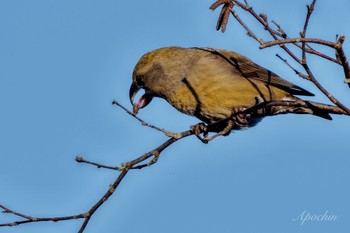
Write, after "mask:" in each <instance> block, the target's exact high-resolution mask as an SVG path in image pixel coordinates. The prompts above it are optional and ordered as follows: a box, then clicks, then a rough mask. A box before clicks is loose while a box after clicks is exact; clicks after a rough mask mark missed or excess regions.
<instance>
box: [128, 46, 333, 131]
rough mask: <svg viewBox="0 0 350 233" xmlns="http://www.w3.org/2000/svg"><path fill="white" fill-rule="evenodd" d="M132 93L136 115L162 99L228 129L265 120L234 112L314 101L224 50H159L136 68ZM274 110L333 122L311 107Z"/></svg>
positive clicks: (259, 68)
mask: <svg viewBox="0 0 350 233" xmlns="http://www.w3.org/2000/svg"><path fill="white" fill-rule="evenodd" d="M141 88H142V89H144V90H145V94H144V95H143V96H142V97H141V98H140V100H139V101H138V102H137V103H135V104H134V97H135V95H136V93H137V92H138V91H139V90H140V89H141ZM129 94H130V101H131V103H132V104H133V105H134V113H135V114H137V112H138V110H139V109H140V108H143V107H145V106H147V105H148V104H149V103H150V102H151V100H152V98H153V97H160V98H163V99H165V100H166V101H168V102H169V103H170V104H171V105H172V106H173V107H175V108H176V109H177V110H179V111H180V112H183V113H185V114H188V115H191V116H195V117H197V118H199V119H200V120H201V121H203V122H205V123H207V124H215V123H217V122H223V121H224V120H225V119H229V118H231V120H232V122H231V123H232V124H231V126H230V127H231V128H230V129H229V130H231V129H240V128H246V127H249V126H253V125H255V124H256V123H257V122H258V121H259V120H260V119H261V116H260V117H256V118H255V117H254V116H251V115H249V114H247V115H239V114H236V113H239V112H242V111H244V110H245V109H248V108H251V107H253V106H255V105H257V104H259V103H262V102H267V101H280V100H285V101H298V100H300V99H299V98H297V97H295V96H293V95H304V96H313V94H312V93H310V92H308V91H306V90H304V89H303V88H301V87H299V86H297V85H294V84H292V83H290V82H288V81H286V80H284V79H282V78H280V77H279V76H278V75H276V74H275V73H273V72H271V71H269V70H267V69H265V68H263V67H261V66H259V65H257V64H255V63H254V62H252V61H251V60H250V59H248V58H246V57H245V56H243V55H241V54H238V53H235V52H232V51H227V50H222V49H213V48H180V47H166V48H160V49H157V50H154V51H151V52H149V53H147V54H145V55H143V56H142V57H141V59H140V60H139V61H138V63H137V64H136V66H135V69H134V72H133V76H132V85H131V87H130V93H129ZM273 111H280V112H281V113H289V112H290V113H302V114H314V115H317V116H320V117H323V118H326V119H331V118H330V116H329V115H328V113H326V112H322V111H319V110H317V109H313V108H309V107H298V108H296V107H294V108H293V107H291V108H285V109H282V108H281V107H280V108H275V110H273ZM235 114H236V117H233V116H234V115H235ZM268 115H274V112H270V113H269V114H268ZM224 128H227V121H226V123H225V124H224V125H220V124H218V125H217V126H216V128H214V131H216V132H219V131H222V130H223V129H224ZM225 133H227V132H225Z"/></svg>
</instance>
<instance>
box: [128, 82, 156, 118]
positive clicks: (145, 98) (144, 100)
mask: <svg viewBox="0 0 350 233" xmlns="http://www.w3.org/2000/svg"><path fill="white" fill-rule="evenodd" d="M140 89H141V87H140V86H138V85H137V84H136V83H132V84H131V87H130V90H129V98H130V102H131V104H132V106H133V113H134V114H135V115H136V114H137V113H138V111H139V109H141V108H144V107H146V106H147V105H148V104H149V103H150V102H151V101H152V98H153V96H152V95H151V94H149V93H147V92H145V94H143V95H142V96H141V98H140V99H139V101H138V102H137V103H134V99H135V96H136V94H137V93H138V92H139V90H140Z"/></svg>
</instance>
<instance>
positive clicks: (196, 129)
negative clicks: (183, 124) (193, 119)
mask: <svg viewBox="0 0 350 233" xmlns="http://www.w3.org/2000/svg"><path fill="white" fill-rule="evenodd" d="M191 131H192V132H193V133H194V135H196V136H197V138H198V139H199V140H201V142H203V143H205V144H207V143H208V141H210V140H208V128H207V126H206V125H205V124H204V123H202V122H201V123H198V124H196V125H192V126H191ZM201 133H203V137H201V136H200V134H201Z"/></svg>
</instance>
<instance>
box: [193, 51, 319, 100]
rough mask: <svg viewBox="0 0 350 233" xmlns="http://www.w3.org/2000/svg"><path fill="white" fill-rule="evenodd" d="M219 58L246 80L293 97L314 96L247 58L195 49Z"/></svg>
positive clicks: (237, 54) (230, 53) (232, 53)
mask: <svg viewBox="0 0 350 233" xmlns="http://www.w3.org/2000/svg"><path fill="white" fill-rule="evenodd" d="M195 49H200V50H203V51H207V52H210V53H212V54H214V55H215V56H220V57H222V58H223V59H225V60H226V61H227V62H228V63H230V64H231V65H232V66H233V67H234V68H235V70H236V71H237V72H239V73H240V75H242V76H243V77H245V78H247V79H254V80H258V81H261V82H264V83H266V84H267V85H271V86H275V87H277V88H280V89H282V90H284V91H286V92H288V93H290V94H293V95H304V96H314V94H312V93H311V92H309V91H307V90H305V89H303V88H301V87H299V86H297V85H295V84H293V83H291V82H288V81H287V80H284V79H283V78H281V77H279V76H278V75H276V74H275V73H273V72H271V71H270V70H268V69H265V68H263V67H261V66H259V65H257V64H255V63H254V62H252V61H251V60H250V59H248V58H247V57H245V56H243V55H241V54H239V53H235V52H232V51H228V50H222V49H213V48H195Z"/></svg>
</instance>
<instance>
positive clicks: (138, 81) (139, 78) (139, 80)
mask: <svg viewBox="0 0 350 233" xmlns="http://www.w3.org/2000/svg"><path fill="white" fill-rule="evenodd" d="M143 79H144V78H143V76H136V84H137V85H138V86H143V85H144V84H145V82H144V80H143Z"/></svg>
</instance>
